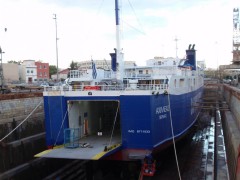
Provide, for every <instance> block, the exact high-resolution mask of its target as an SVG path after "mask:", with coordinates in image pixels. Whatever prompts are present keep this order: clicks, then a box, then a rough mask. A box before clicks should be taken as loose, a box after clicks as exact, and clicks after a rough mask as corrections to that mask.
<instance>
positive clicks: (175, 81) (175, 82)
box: [174, 79, 177, 87]
mask: <svg viewBox="0 0 240 180" xmlns="http://www.w3.org/2000/svg"><path fill="white" fill-rule="evenodd" d="M174 87H177V80H176V79H175V80H174Z"/></svg>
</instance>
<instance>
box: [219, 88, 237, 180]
mask: <svg viewBox="0 0 240 180" xmlns="http://www.w3.org/2000/svg"><path fill="white" fill-rule="evenodd" d="M222 91H223V93H222V94H223V96H224V100H225V101H226V102H227V104H225V105H223V106H224V107H225V108H227V106H228V108H229V110H226V111H223V112H222V117H223V128H224V136H225V144H226V150H227V159H228V161H227V163H228V168H229V175H230V179H236V180H238V179H240V169H239V168H240V149H239V146H240V89H238V88H235V87H233V86H229V85H223V87H222ZM224 107H223V108H224Z"/></svg>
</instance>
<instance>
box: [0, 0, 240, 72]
mask: <svg viewBox="0 0 240 180" xmlns="http://www.w3.org/2000/svg"><path fill="white" fill-rule="evenodd" d="M120 4H121V20H122V22H121V27H122V43H121V45H122V48H123V50H124V57H125V58H124V59H125V60H131V61H136V62H137V64H138V65H144V64H145V60H147V59H150V58H153V57H155V56H164V57H176V55H177V56H178V57H180V58H184V56H185V50H186V49H187V47H188V45H189V44H195V49H197V60H205V62H206V65H207V67H208V68H216V67H217V66H218V65H221V64H230V63H231V60H232V53H231V51H232V35H233V25H232V24H233V8H240V1H230V0H182V1H180V0H167V1H166V0H121V1H120ZM114 8H115V7H114V0H0V46H1V47H2V50H3V51H4V52H5V53H4V54H3V62H7V61H9V60H15V61H19V60H26V59H33V60H42V61H43V62H49V64H50V65H56V63H57V60H56V41H55V40H56V29H55V20H54V19H53V14H56V15H57V32H58V38H59V40H58V64H59V67H60V68H67V67H69V65H70V63H71V61H72V60H73V61H83V60H90V59H91V57H92V58H93V59H96V60H101V59H107V60H109V59H110V56H109V53H110V52H113V49H114V48H115V47H116V42H115V17H114V16H115V12H114ZM4 28H7V31H6V32H5V30H4ZM176 38H177V39H178V41H177V47H178V48H177V51H176V41H174V39H176Z"/></svg>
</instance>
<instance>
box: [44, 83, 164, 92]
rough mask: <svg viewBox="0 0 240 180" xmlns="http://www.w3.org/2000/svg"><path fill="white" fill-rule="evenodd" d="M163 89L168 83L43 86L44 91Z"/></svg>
mask: <svg viewBox="0 0 240 180" xmlns="http://www.w3.org/2000/svg"><path fill="white" fill-rule="evenodd" d="M165 89H168V84H124V85H121V84H118V85H72V86H70V85H69V86H49V87H44V91H129V90H136V91H137V90H142V91H144V90H146V91H149V90H165Z"/></svg>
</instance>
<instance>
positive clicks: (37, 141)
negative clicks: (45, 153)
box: [0, 93, 45, 174]
mask: <svg viewBox="0 0 240 180" xmlns="http://www.w3.org/2000/svg"><path fill="white" fill-rule="evenodd" d="M42 101H43V97H42V93H28V94H9V95H0V139H2V138H3V137H5V136H6V135H7V134H8V133H9V132H11V131H12V130H13V129H14V128H15V127H17V126H18V125H19V123H21V122H22V121H23V120H25V119H27V120H26V121H25V122H24V123H23V124H22V125H21V126H19V128H17V130H16V131H14V132H13V133H12V134H11V135H10V136H8V137H7V138H6V139H4V140H3V141H1V142H0V159H1V161H0V174H1V172H5V171H7V170H9V169H12V168H15V167H17V166H19V165H21V164H23V163H25V162H27V161H29V160H31V159H33V156H34V155H35V154H37V153H39V152H40V151H41V150H44V149H45V133H44V131H45V130H44V111H43V109H44V108H43V103H41V102H42ZM39 104H40V105H39ZM38 105H39V106H38ZM37 106H38V108H37V109H36V110H35V111H34V112H33V114H32V115H31V116H29V115H30V113H31V112H32V111H33V110H34V108H35V107H37ZM28 116H29V118H27V117H28Z"/></svg>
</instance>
